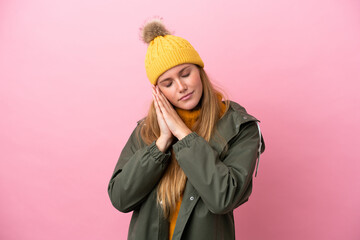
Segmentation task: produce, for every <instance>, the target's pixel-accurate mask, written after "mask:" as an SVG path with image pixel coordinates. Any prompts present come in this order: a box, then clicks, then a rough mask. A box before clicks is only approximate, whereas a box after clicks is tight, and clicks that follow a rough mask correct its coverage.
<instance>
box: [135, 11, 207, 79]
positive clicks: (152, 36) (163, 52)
mask: <svg viewBox="0 0 360 240" xmlns="http://www.w3.org/2000/svg"><path fill="white" fill-rule="evenodd" d="M141 34H142V36H141V37H142V40H143V41H144V42H145V43H147V44H148V48H147V52H146V56H145V69H146V75H147V77H148V78H149V80H150V82H151V84H153V85H156V82H157V79H158V78H159V76H160V75H161V74H163V73H164V72H166V71H167V70H169V69H170V68H172V67H175V66H177V65H179V64H183V63H193V64H197V65H199V66H200V67H204V63H203V61H202V60H201V58H200V56H199V54H198V53H197V52H196V50H195V49H194V47H193V46H192V45H191V44H190V43H189V42H188V41H187V40H186V39H184V38H181V37H177V36H174V35H171V34H170V32H169V31H168V30H167V29H166V28H165V26H164V25H163V23H162V21H161V19H159V18H155V19H151V20H150V21H148V22H147V23H145V25H144V26H143V27H142V28H141Z"/></svg>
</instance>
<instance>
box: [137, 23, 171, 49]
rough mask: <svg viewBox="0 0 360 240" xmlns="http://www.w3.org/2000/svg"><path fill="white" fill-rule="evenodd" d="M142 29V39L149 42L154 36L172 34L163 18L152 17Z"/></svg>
mask: <svg viewBox="0 0 360 240" xmlns="http://www.w3.org/2000/svg"><path fill="white" fill-rule="evenodd" d="M140 30H141V40H142V41H143V42H145V43H147V44H149V43H150V42H151V41H152V40H154V38H156V37H158V36H166V35H171V33H170V31H168V30H167V29H166V27H165V25H164V24H163V22H162V19H161V18H152V19H149V20H148V21H146V23H145V24H144V26H143V27H142V28H140Z"/></svg>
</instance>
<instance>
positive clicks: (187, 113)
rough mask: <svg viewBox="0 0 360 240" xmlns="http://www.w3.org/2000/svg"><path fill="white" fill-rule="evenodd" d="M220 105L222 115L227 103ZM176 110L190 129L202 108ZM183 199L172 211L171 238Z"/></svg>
mask: <svg viewBox="0 0 360 240" xmlns="http://www.w3.org/2000/svg"><path fill="white" fill-rule="evenodd" d="M218 98H219V100H220V101H221V96H220V95H219V96H218ZM220 106H221V112H220V116H222V115H223V114H224V112H225V110H226V105H225V104H224V103H222V104H221V105H220ZM175 110H176V112H177V113H178V114H179V116H180V118H181V119H182V120H183V121H184V123H185V124H186V126H187V127H188V128H189V129H192V127H193V126H194V124H195V122H196V121H197V119H198V118H199V115H200V108H198V109H193V110H184V109H180V108H175ZM182 199H183V195H181V197H180V200H179V201H178V202H177V203H176V208H175V210H174V211H171V212H170V218H169V219H170V226H169V240H171V239H172V236H173V234H174V230H175V225H176V219H177V217H178V215H179V211H180V206H181V202H182Z"/></svg>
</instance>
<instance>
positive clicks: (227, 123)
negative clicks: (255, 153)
mask: <svg viewBox="0 0 360 240" xmlns="http://www.w3.org/2000/svg"><path fill="white" fill-rule="evenodd" d="M250 121H258V122H260V121H259V120H258V119H256V118H255V117H254V116H252V115H250V114H248V113H247V112H246V110H245V108H244V107H242V106H241V105H239V104H238V103H236V102H233V101H230V106H229V109H228V111H227V112H226V113H225V115H224V116H223V117H222V118H221V119H220V120H219V121H218V123H217V126H216V131H215V132H214V137H213V138H212V139H211V140H210V145H211V146H212V147H214V148H215V149H216V150H217V151H218V152H222V151H223V150H224V148H225V146H226V144H227V143H228V142H229V141H230V140H231V139H232V138H233V137H234V136H236V134H238V133H239V131H240V126H241V124H244V123H246V122H250ZM219 134H220V136H221V138H222V139H221V138H219ZM224 140H225V141H224Z"/></svg>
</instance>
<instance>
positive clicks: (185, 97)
mask: <svg viewBox="0 0 360 240" xmlns="http://www.w3.org/2000/svg"><path fill="white" fill-rule="evenodd" d="M193 93H194V91H192V92H191V93H189V94H186V95H185V96H182V97H181V98H180V99H179V101H181V100H186V99H188V98H189V97H191V95H192V94H193Z"/></svg>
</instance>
